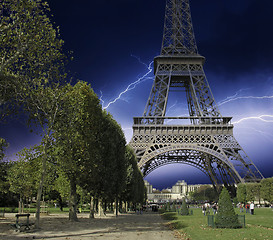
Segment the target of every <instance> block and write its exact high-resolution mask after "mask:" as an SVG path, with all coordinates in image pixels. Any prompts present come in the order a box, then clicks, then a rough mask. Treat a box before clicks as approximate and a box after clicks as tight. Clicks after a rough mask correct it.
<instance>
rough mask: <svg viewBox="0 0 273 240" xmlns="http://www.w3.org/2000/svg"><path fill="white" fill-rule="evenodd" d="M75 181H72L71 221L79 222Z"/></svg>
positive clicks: (70, 199)
mask: <svg viewBox="0 0 273 240" xmlns="http://www.w3.org/2000/svg"><path fill="white" fill-rule="evenodd" d="M76 189H77V188H76V182H75V179H71V180H70V198H69V220H70V221H75V222H76V221H78V217H77V192H76Z"/></svg>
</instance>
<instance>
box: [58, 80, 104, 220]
mask: <svg viewBox="0 0 273 240" xmlns="http://www.w3.org/2000/svg"><path fill="white" fill-rule="evenodd" d="M100 122H101V106H100V104H99V99H98V97H97V96H96V95H95V93H94V91H93V90H92V89H91V87H90V85H87V84H86V83H85V82H78V83H77V84H75V86H71V85H67V91H66V94H65V95H64V97H63V104H62V114H60V115H59V116H58V119H57V120H56V122H55V125H54V127H53V130H54V133H53V136H54V139H55V141H54V149H55V150H54V152H55V153H54V154H55V156H56V160H57V165H58V166H59V167H60V168H61V169H62V171H63V172H64V173H65V176H66V178H67V180H68V182H69V185H70V198H69V219H70V220H72V221H77V192H76V190H77V185H80V186H83V185H85V184H86V185H89V184H90V183H91V182H89V180H90V181H91V180H92V178H93V172H94V171H95V169H96V168H97V167H99V166H96V165H95V164H94V161H95V159H97V157H96V155H97V153H96V151H97V148H98V147H97V142H96V140H97V137H98V134H99V128H98V127H99V124H100Z"/></svg>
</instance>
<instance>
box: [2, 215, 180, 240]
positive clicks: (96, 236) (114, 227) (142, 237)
mask: <svg viewBox="0 0 273 240" xmlns="http://www.w3.org/2000/svg"><path fill="white" fill-rule="evenodd" d="M67 218H68V217H67V215H65V216H64V215H61V214H59V215H50V216H46V217H42V219H41V223H42V230H40V231H38V232H31V231H30V232H28V233H24V232H21V233H17V232H15V231H14V230H12V229H11V227H10V226H9V225H8V223H11V222H12V218H7V219H6V221H5V222H4V221H0V239H1V240H2V239H3V240H4V239H5V240H19V239H54V240H55V239H56V240H64V239H65V240H67V239H69V240H87V239H91V240H135V239H136V240H158V239H160V240H175V239H176V240H177V239H178V238H179V236H177V235H176V234H175V232H173V231H171V230H169V228H168V227H167V226H166V221H164V220H162V219H161V217H160V215H159V214H157V213H152V212H145V213H143V214H135V213H129V214H121V215H119V216H118V217H117V218H116V217H115V216H114V215H111V214H109V215H107V216H106V217H102V218H96V219H92V220H90V219H88V215H85V214H80V215H79V222H76V223H74V222H69V221H68V219H67Z"/></svg>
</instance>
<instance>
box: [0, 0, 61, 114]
mask: <svg viewBox="0 0 273 240" xmlns="http://www.w3.org/2000/svg"><path fill="white" fill-rule="evenodd" d="M0 15H1V18H0V42H1V48H0V59H1V61H0V91H1V97H0V107H1V108H2V109H3V108H4V106H5V105H8V107H7V108H5V110H10V108H11V106H12V105H13V104H11V105H10V103H14V100H15V99H16V100H19V102H21V101H22V96H21V94H22V93H23V94H24V95H25V94H26V93H25V92H26V91H28V89H29V86H31V87H34V88H35V86H36V85H39V84H46V83H48V82H50V81H51V80H52V79H58V78H59V77H58V75H60V74H58V73H60V69H62V67H63V65H64V62H65V61H66V57H65V55H64V54H63V53H62V52H61V49H62V46H63V41H62V40H61V39H60V38H59V33H58V29H54V27H53V26H52V24H51V22H50V19H49V18H48V16H47V15H49V7H48V5H47V3H46V2H42V1H41V0H35V1H32V0H22V1H14V0H3V1H1V5H0ZM17 103H18V102H17ZM6 114H7V112H6V111H2V112H1V117H0V119H1V118H3V117H4V116H5V115H6Z"/></svg>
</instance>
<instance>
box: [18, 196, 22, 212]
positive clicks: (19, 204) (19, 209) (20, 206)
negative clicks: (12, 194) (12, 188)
mask: <svg viewBox="0 0 273 240" xmlns="http://www.w3.org/2000/svg"><path fill="white" fill-rule="evenodd" d="M22 203H23V200H22V197H21V195H20V198H19V203H18V213H23V208H22V205H23V204H22Z"/></svg>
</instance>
